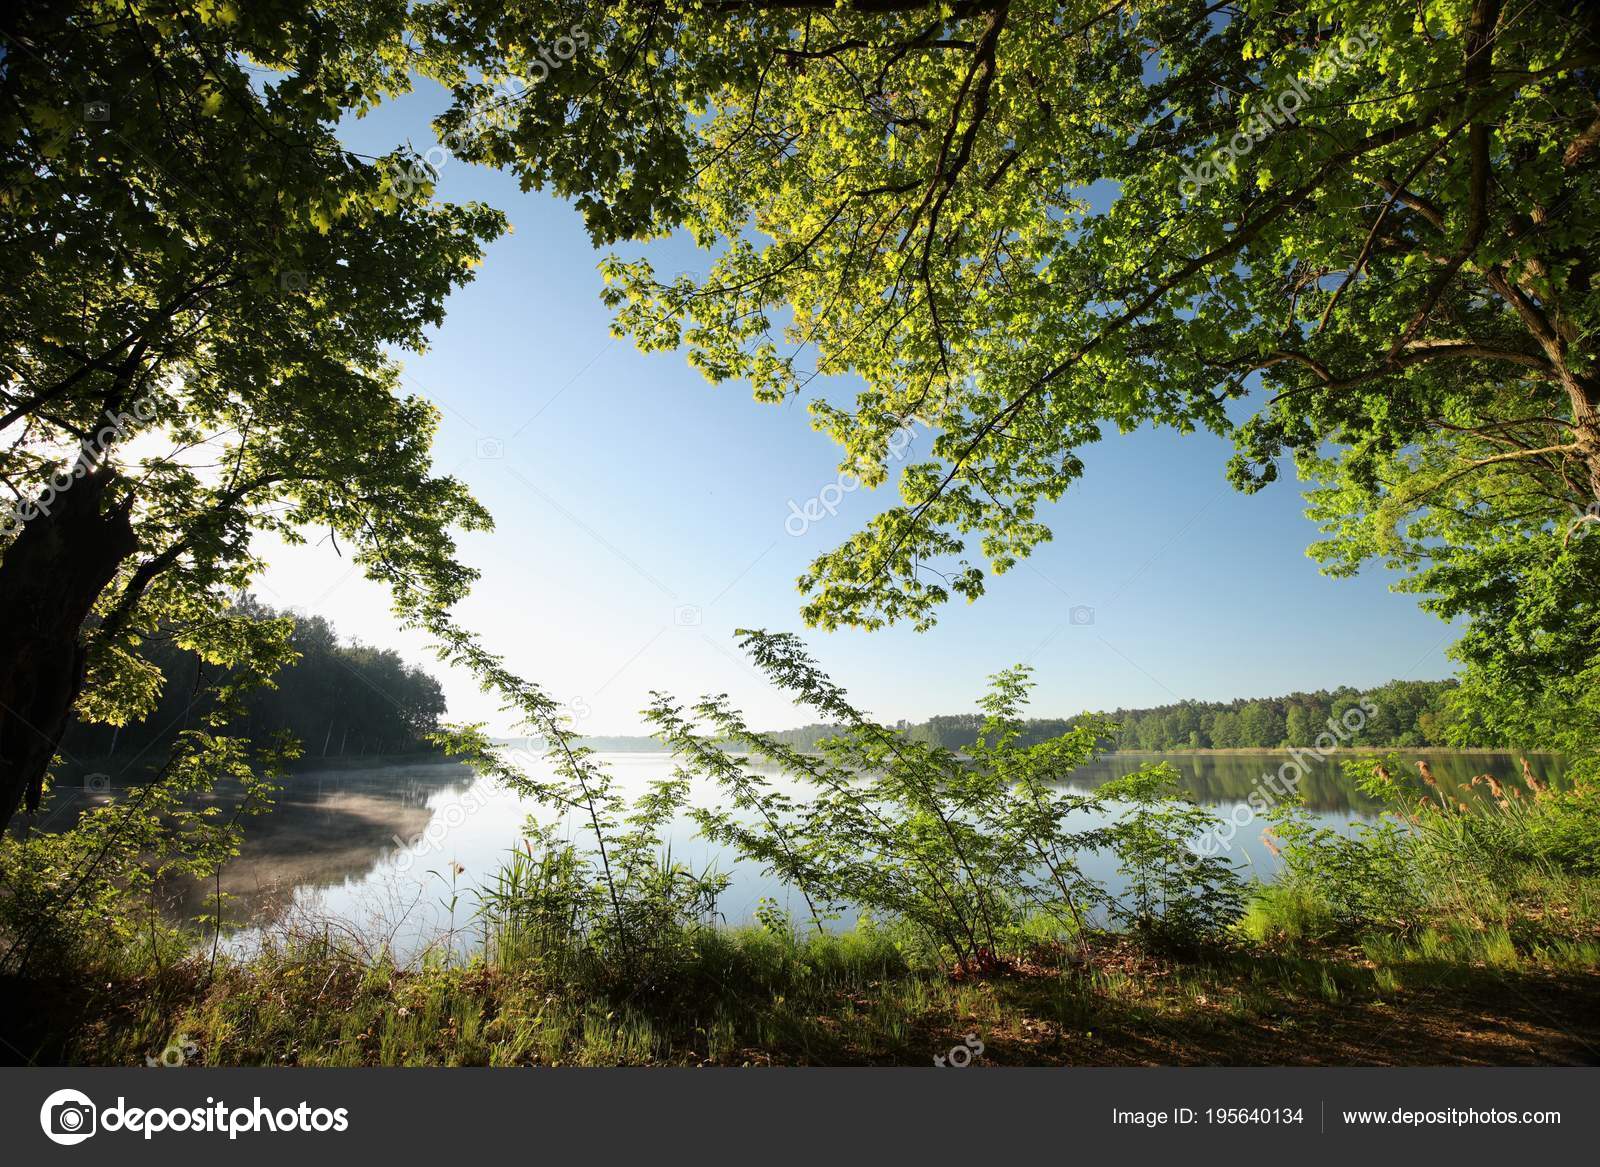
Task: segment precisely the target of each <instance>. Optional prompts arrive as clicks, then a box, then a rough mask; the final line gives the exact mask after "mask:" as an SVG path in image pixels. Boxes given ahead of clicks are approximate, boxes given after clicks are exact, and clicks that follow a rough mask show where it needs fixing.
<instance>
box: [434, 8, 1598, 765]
mask: <svg viewBox="0 0 1600 1167" xmlns="http://www.w3.org/2000/svg"><path fill="white" fill-rule="evenodd" d="M423 7H424V9H425V10H426V11H425V14H424V15H423V16H422V17H421V18H420V20H421V23H422V24H424V25H425V26H426V27H428V28H429V29H430V30H431V36H430V38H429V42H428V43H429V45H430V49H429V51H430V52H431V53H433V54H434V55H436V56H438V57H439V58H440V59H444V60H448V59H450V58H452V57H459V56H461V55H462V54H463V53H466V52H468V51H469V50H470V51H472V52H475V53H476V56H474V57H473V58H472V59H473V61H474V63H475V64H477V65H479V66H480V67H481V70H482V71H481V74H480V73H478V72H474V73H472V74H471V75H470V76H469V75H466V74H462V73H455V74H452V73H450V72H449V71H448V70H444V69H441V70H440V71H439V75H440V76H441V77H442V78H443V79H445V80H446V81H447V82H449V83H450V84H452V86H453V88H454V91H455V103H454V105H453V107H452V109H451V110H450V111H449V112H448V113H447V114H446V115H445V116H444V117H443V118H442V119H441V121H440V123H439V128H440V129H441V131H442V132H445V133H459V132H460V131H461V130H462V129H463V127H465V126H467V125H468V124H469V123H470V122H471V120H472V118H473V116H474V114H475V113H476V112H478V111H479V110H480V108H481V106H482V104H483V102H484V101H485V99H486V97H488V96H489V95H490V94H492V93H493V92H494V90H495V87H496V86H503V85H505V84H507V83H508V82H509V81H510V80H511V79H514V78H517V77H519V76H521V75H523V74H525V73H528V72H529V71H532V72H533V73H535V74H536V75H537V76H538V81H537V84H534V85H532V86H531V87H530V88H528V89H527V90H526V92H524V93H521V94H519V96H518V99H517V101H516V102H515V103H514V104H513V103H507V104H505V105H504V106H503V107H502V108H501V112H503V113H504V115H505V116H504V117H503V118H501V119H499V120H498V121H496V122H494V123H493V124H491V125H490V126H489V127H488V128H487V129H486V131H485V132H484V133H482V134H476V135H470V136H468V137H467V138H466V139H465V141H464V143H463V147H462V148H463V151H464V152H465V153H466V155H467V156H468V157H471V158H474V159H476V160H479V161H483V162H487V163H491V164H495V165H501V166H506V167H509V168H511V169H512V170H514V171H515V172H516V173H517V174H518V175H519V176H520V177H521V178H522V180H523V181H524V182H526V183H528V184H530V185H533V186H548V187H551V188H553V189H554V190H556V191H557V192H559V193H561V194H564V195H568V196H571V197H573V198H575V199H576V201H577V204H578V206H579V208H580V209H581V210H582V212H583V213H584V215H585V217H586V219H587V222H588V225H589V229H590V231H591V233H592V235H593V236H594V238H595V239H596V241H597V242H599V243H601V244H618V243H621V242H624V241H630V240H643V239H649V238H654V237H657V236H661V235H665V234H667V233H668V232H672V231H677V230H683V231H685V232H686V233H687V234H688V235H689V236H690V237H692V238H693V239H694V240H695V241H696V242H697V243H698V244H700V245H701V246H702V247H704V248H706V249H707V250H708V251H710V252H712V253H713V254H714V258H713V259H712V260H711V261H710V263H709V269H708V271H707V272H706V273H705V274H704V275H703V276H700V277H696V276H693V275H688V274H684V275H678V276H675V277H672V278H661V277H659V276H658V275H657V273H656V272H655V270H654V269H653V267H652V266H651V264H650V263H649V262H648V261H647V260H646V259H642V258H638V257H629V256H622V255H617V256H613V257H611V258H610V259H608V260H607V262H606V263H605V265H604V268H603V270H604V275H605V278H606V280H607V282H608V287H607V290H606V293H605V295H606V299H607V301H608V303H610V304H611V305H613V306H614V308H615V309H616V311H617V321H618V324H619V326H620V327H621V328H622V329H623V330H625V331H626V332H628V333H630V334H631V335H632V336H633V337H634V338H635V340H636V341H637V342H638V343H639V344H640V345H641V346H642V347H644V348H647V349H661V348H670V347H674V346H678V345H686V346H687V347H688V348H689V350H690V359H691V360H692V361H693V363H695V364H696V365H697V366H698V367H699V368H701V369H702V370H703V371H704V372H705V374H706V375H707V376H708V377H710V378H711V379H713V380H716V381H721V380H726V379H730V378H743V379H747V380H748V381H749V382H750V383H751V384H752V385H753V387H754V391H755V394H756V396H757V398H759V399H761V400H763V401H770V402H779V401H785V400H788V399H791V398H794V397H797V396H799V395H801V393H802V392H803V391H804V390H805V389H806V387H807V385H808V384H809V382H810V381H811V379H812V377H813V376H815V375H816V374H819V373H828V374H845V373H853V374H855V375H856V376H858V377H859V378H860V381H861V383H862V385H863V387H862V388H861V389H860V391H859V393H858V394H857V395H856V397H855V400H853V401H830V400H823V399H820V398H818V399H813V400H812V401H811V402H810V411H811V415H812V423H813V425H815V426H816V427H817V428H819V429H822V430H824V431H826V432H828V433H829V434H831V435H832V436H833V437H834V438H835V440H836V441H837V442H838V443H839V445H840V447H841V449H842V464H843V466H844V467H846V468H848V469H850V470H851V471H852V472H853V473H856V474H858V475H859V476H860V477H861V479H862V481H864V482H867V483H868V484H869V485H878V484H880V483H882V482H883V481H885V480H886V478H887V476H888V473H889V461H890V458H889V451H890V450H891V449H897V450H898V449H900V448H901V446H903V443H901V444H900V445H899V446H891V440H892V438H893V437H894V435H896V434H898V433H901V432H903V431H904V427H906V426H908V425H910V426H911V427H912V428H913V430H915V431H917V432H918V434H919V437H918V439H917V440H916V442H915V443H914V446H913V448H914V449H915V450H916V456H915V458H914V459H913V461H912V462H911V463H910V464H909V465H907V466H905V468H904V469H903V470H902V472H901V474H900V479H899V496H900V497H899V501H898V502H897V503H895V504H894V505H891V506H890V507H888V508H887V509H886V510H884V511H883V512H882V513H881V514H879V515H878V516H877V517H875V518H874V519H873V520H871V521H870V522H869V523H868V524H867V526H866V527H865V528H864V529H863V530H861V531H859V532H857V533H856V534H854V535H852V536H851V537H850V538H849V539H847V540H846V541H845V543H844V544H842V545H841V546H839V547H837V548H835V549H833V550H831V551H829V552H827V553H825V554H823V555H821V556H820V557H819V558H818V559H817V560H816V561H815V562H814V563H813V564H812V566H811V568H810V570H808V571H807V572H806V574H805V575H804V576H803V577H802V579H801V583H802V586H803V588H804V589H805V591H806V592H807V593H808V596H809V599H808V602H807V604H806V606H805V609H804V614H805V616H806V618H807V619H808V620H809V621H811V622H813V623H815V624H818V625H821V626H823V627H834V626H838V625H845V624H849V625H858V626H862V627H869V628H870V627H877V626H879V625H881V624H884V623H887V622H891V621H896V620H909V621H912V622H913V623H914V624H916V625H917V626H918V627H926V626H927V625H929V624H930V623H932V622H933V620H934V619H935V617H936V613H937V609H938V607H939V605H940V604H941V603H942V602H944V601H945V600H947V599H948V598H950V597H951V596H952V595H960V596H964V597H966V598H968V599H972V598H975V597H977V596H978V595H980V594H981V593H982V592H983V590H984V587H985V582H984V581H985V577H984V572H983V570H982V569H981V568H980V567H979V566H978V565H976V564H975V563H974V562H973V560H974V559H975V558H976V557H975V556H974V555H973V551H974V550H976V551H978V552H981V554H982V555H983V556H984V557H985V558H986V559H987V560H988V564H989V567H990V569H991V570H993V571H995V572H1003V571H1005V570H1007V569H1008V568H1010V567H1012V566H1013V565H1014V564H1015V562H1016V561H1017V559H1018V558H1020V557H1021V556H1023V555H1026V554H1027V553H1028V552H1029V551H1030V550H1031V549H1032V548H1033V547H1035V546H1036V545H1037V544H1038V543H1039V542H1041V541H1042V540H1045V539H1047V538H1049V536H1050V532H1049V530H1048V529H1047V527H1046V526H1045V525H1044V524H1043V523H1041V522H1040V521H1039V518H1038V514H1037V510H1038V506H1039V504H1040V503H1041V502H1045V501H1048V500H1053V499H1056V498H1058V497H1059V496H1060V495H1061V493H1062V492H1063V491H1064V490H1066V489H1067V487H1068V485H1069V484H1070V483H1071V482H1072V481H1073V480H1074V479H1075V478H1076V477H1077V476H1078V474H1079V473H1080V471H1081V469H1082V463H1081V462H1080V460H1079V456H1078V452H1077V451H1078V449H1079V447H1081V446H1082V445H1083V444H1084V443H1087V442H1091V441H1094V440H1097V439H1098V438H1099V437H1100V436H1101V434H1102V432H1103V430H1104V429H1105V428H1106V427H1108V426H1116V427H1118V428H1120V429H1124V430H1126V429H1130V428H1132V427H1134V426H1137V425H1140V424H1144V423H1155V424H1160V425H1167V426H1172V427H1175V428H1177V429H1178V430H1180V431H1189V430H1191V429H1194V428H1197V427H1201V426H1204V427H1206V428H1208V429H1211V430H1214V431H1216V432H1218V433H1231V434H1232V435H1233V436H1234V437H1235V439H1236V442H1237V449H1238V454H1237V456H1236V458H1235V459H1234V461H1233V463H1232V465H1231V468H1230V473H1231V475H1232V477H1233V479H1234V481H1235V482H1236V483H1237V484H1238V485H1239V486H1241V487H1242V488H1244V489H1256V488H1259V487H1261V486H1263V485H1265V484H1266V483H1269V482H1271V481H1273V480H1274V479H1275V478H1277V477H1278V475H1279V473H1280V462H1281V461H1282V459H1283V458H1284V456H1286V455H1289V454H1293V455H1294V456H1295V457H1296V458H1297V459H1298V462H1299V467H1300V469H1301V471H1302V472H1303V473H1305V474H1308V475H1310V476H1311V477H1313V478H1314V479H1316V480H1317V481H1318V482H1319V483H1320V490H1319V493H1317V494H1315V495H1314V496H1313V499H1314V509H1315V510H1316V511H1317V513H1318V517H1319V518H1320V519H1321V520H1322V521H1323V522H1324V524H1325V525H1327V526H1328V527H1329V528H1330V531H1331V533H1332V535H1333V539H1332V542H1331V545H1330V548H1329V549H1328V550H1327V551H1326V552H1325V554H1326V557H1327V562H1328V564H1329V566H1330V568H1331V569H1333V570H1343V569H1346V568H1351V569H1353V565H1354V564H1356V563H1358V562H1360V561H1362V560H1365V559H1370V558H1372V557H1374V556H1377V557H1388V558H1389V559H1390V560H1391V561H1392V562H1395V563H1396V565H1397V566H1399V567H1401V568H1402V569H1404V570H1408V571H1409V572H1410V573H1411V575H1410V576H1409V578H1410V580H1411V584H1410V585H1409V586H1414V587H1416V589H1417V590H1419V591H1424V592H1427V593H1428V594H1430V595H1434V596H1436V597H1437V598H1436V599H1435V600H1433V601H1431V606H1432V607H1434V608H1435V610H1437V611H1439V612H1441V614H1443V615H1446V616H1451V615H1464V616H1466V617H1468V619H1469V620H1471V621H1475V622H1479V623H1474V624H1472V625H1471V627H1470V630H1469V632H1468V635H1467V637H1466V639H1465V640H1464V641H1463V644H1462V646H1461V648H1460V650H1459V651H1460V654H1461V655H1462V657H1463V659H1465V660H1467V661H1468V662H1469V663H1474V662H1475V663H1476V667H1479V668H1481V669H1482V670H1484V672H1485V676H1486V678H1488V679H1487V680H1486V683H1485V688H1487V687H1490V686H1491V685H1492V683H1493V682H1494V681H1501V680H1504V681H1507V682H1509V688H1508V690H1507V691H1508V692H1509V693H1511V694H1513V695H1514V696H1513V697H1512V698H1511V700H1513V702H1514V704H1515V705H1516V707H1517V708H1520V709H1523V710H1526V709H1527V708H1529V707H1530V703H1533V704H1541V705H1542V706H1544V707H1547V708H1558V707H1561V706H1562V705H1563V704H1564V705H1566V706H1568V707H1571V706H1572V705H1573V702H1574V701H1578V702H1579V704H1583V702H1584V701H1585V700H1587V702H1588V703H1587V704H1586V705H1584V706H1583V707H1584V708H1586V709H1588V710H1589V713H1588V714H1586V716H1588V717H1589V719H1590V720H1589V721H1588V722H1587V723H1585V724H1587V725H1589V726H1590V727H1591V728H1592V727H1593V726H1594V725H1596V724H1600V712H1597V711H1595V710H1594V708H1593V706H1594V702H1593V700H1588V699H1586V698H1584V696H1583V695H1584V694H1585V693H1588V694H1592V693H1594V692H1596V691H1600V686H1597V685H1595V684H1593V683H1592V682H1593V680H1594V679H1595V674H1594V672H1593V667H1594V666H1593V662H1594V661H1595V659H1596V657H1597V655H1600V632H1597V628H1600V620H1597V619H1596V616H1595V611H1596V606H1595V602H1594V601H1595V594H1596V590H1597V589H1596V582H1595V581H1596V579H1597V578H1600V576H1597V572H1600V565H1597V562H1596V559H1595V555H1596V552H1595V550H1594V546H1593V545H1592V544H1594V542H1595V541H1593V540H1591V541H1590V544H1591V545H1586V546H1584V547H1582V548H1579V549H1578V550H1573V548H1574V547H1577V545H1578V544H1577V541H1576V540H1575V539H1572V538H1570V537H1571V536H1572V535H1573V533H1574V531H1575V530H1576V529H1577V528H1580V527H1583V528H1587V527H1592V525H1593V524H1594V522H1596V521H1600V508H1597V509H1590V508H1596V504H1597V500H1600V372H1597V369H1596V365H1595V359H1596V349H1595V344H1596V342H1595V337H1596V336H1597V335H1600V330H1597V327H1596V325H1597V314H1600V296H1597V294H1596V287H1595V282H1594V269H1595V256H1596V255H1597V254H1600V247H1597V244H1600V238H1597V234H1600V186H1597V183H1596V179H1595V176H1596V172H1597V171H1596V164H1597V162H1600V117H1597V116H1596V104H1597V93H1600V89H1597V74H1596V66H1597V65H1600V9H1597V8H1596V7H1595V6H1594V5H1592V4H1581V3H1575V2H1571V3H1559V2H1556V0H1546V2H1542V3H1533V4H1524V5H1504V4H1502V3H1501V2H1500V0H1434V2H1430V3H1427V4H1422V5H1396V4H1393V3H1389V2H1387V0H1328V2H1325V3H1319V4H1316V5H1266V4H1254V3H1250V4H1235V5H1229V4H1212V3H1209V2H1206V0H1167V2H1160V0H1149V2H1137V0H1136V2H1132V3H1125V4H1109V5H1108V4H1104V3H1102V2H1100V0H1081V2H1077V3H1060V4H1056V3H1051V4H1046V3H1042V2H1020V0H1014V2H1009V3H1008V2H1001V0H996V2H992V3H981V2H964V3H946V4H922V3H909V2H908V3H895V2H892V0H889V2H878V0H874V2H872V3H866V2H860V3H838V4H836V3H833V2H832V0H818V2H816V3H805V2H803V0H797V2H791V3H784V4H781V5H766V4H748V5H746V4H737V3H695V4H691V3H661V4H651V5H609V6H604V7H603V8H597V7H594V6H578V5H574V4H569V3H562V2H559V0H523V2H521V3H512V4H507V5H496V6H484V5H478V4H473V3H467V2H465V0H460V2H452V0H439V2H437V3H434V4H431V5H424V6H423ZM574 20H576V21H578V22H579V25H581V28H582V30H583V34H584V41H585V48H584V50H583V51H582V52H580V53H578V54H576V55H575V56H574V57H573V59H572V60H570V61H568V62H566V63H564V64H563V65H562V66H561V67H560V68H556V69H549V68H545V67H544V66H542V65H540V63H539V52H540V49H541V43H540V38H541V37H542V36H547V35H549V34H548V32H547V31H546V30H550V29H558V28H565V27H567V25H568V24H569V23H571V22H572V21H574ZM622 109H625V110H627V111H628V116H627V117H626V118H620V119H619V118H617V117H615V116H614V114H615V111H617V110H622ZM919 427H925V432H924V431H923V430H922V429H920V428H919ZM1463 508H1464V509H1465V511H1466V513H1465V514H1458V513H1457V511H1458V510H1461V509H1463ZM1408 516H1409V517H1411V519H1413V520H1414V522H1413V527H1412V530H1411V532H1410V535H1411V538H1409V539H1407V538H1406V537H1405V535H1404V534H1403V533H1402V534H1399V535H1397V534H1396V533H1395V527H1396V524H1397V523H1399V522H1401V521H1402V520H1404V519H1406V518H1407V517H1408ZM973 539H976V542H977V547H976V548H975V549H973V548H969V546H968V543H969V541H971V540H973ZM1441 539H1442V540H1443V550H1442V552H1441V550H1440V547H1441V543H1440V540H1441ZM1458 548H1460V550H1458ZM1430 557H1433V558H1430ZM1435 561H1437V562H1438V563H1439V570H1437V571H1434V570H1430V567H1429V565H1430V563H1433V562H1435ZM1529 582H1536V586H1535V588H1534V593H1535V598H1534V599H1533V600H1532V601H1531V603H1532V605H1533V606H1532V607H1531V608H1529V607H1527V606H1526V605H1525V604H1524V598H1523V596H1522V593H1521V592H1519V588H1520V587H1521V585H1523V584H1524V583H1529ZM1546 593H1548V595H1549V596H1550V597H1551V598H1552V599H1555V600H1557V601H1558V602H1556V603H1548V602H1546V601H1545V599H1544V598H1543V597H1544V595H1545V594H1546ZM1574 601H1575V602H1574ZM1502 634H1505V635H1502ZM1551 669H1554V670H1557V672H1556V674H1554V675H1555V676H1556V677H1557V678H1558V680H1557V681H1556V682H1549V681H1545V682H1541V680H1540V678H1541V677H1549V676H1550V675H1551V674H1550V673H1549V671H1548V670H1551ZM1585 670H1589V671H1588V672H1586V671H1585ZM1585 676H1586V677H1588V678H1589V683H1587V685H1585V684H1584V682H1582V681H1580V680H1579V679H1578V678H1580V677H1585ZM1541 683H1558V684H1560V685H1565V686H1567V688H1566V689H1565V690H1564V691H1563V693H1562V694H1561V695H1559V696H1560V699H1558V698H1557V697H1552V696H1550V695H1548V694H1544V690H1543V689H1542V688H1541V687H1540V686H1541ZM1513 716H1514V715H1513V713H1512V712H1506V713H1505V714H1504V715H1503V717H1502V720H1505V719H1506V718H1511V717H1513ZM1507 724H1509V722H1507ZM1569 724H1570V721H1569ZM1580 729H1581V727H1580ZM1574 732H1579V731H1578V730H1575V731H1574ZM1592 736H1595V737H1600V733H1596V734H1594V735H1592Z"/></svg>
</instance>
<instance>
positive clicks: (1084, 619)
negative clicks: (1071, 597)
mask: <svg viewBox="0 0 1600 1167" xmlns="http://www.w3.org/2000/svg"><path fill="white" fill-rule="evenodd" d="M1067 622H1068V623H1071V624H1093V623H1094V609H1093V608H1091V607H1089V605H1088V604H1074V605H1073V606H1072V607H1070V608H1068V609H1067Z"/></svg>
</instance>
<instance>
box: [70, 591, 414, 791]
mask: <svg viewBox="0 0 1600 1167" xmlns="http://www.w3.org/2000/svg"><path fill="white" fill-rule="evenodd" d="M238 610H242V611H246V612H248V613H249V614H250V615H252V616H255V617H257V618H259V619H263V620H265V619H274V618H283V619H290V620H293V621H294V631H293V633H292V635H291V638H290V639H291V643H292V644H293V646H294V649H295V651H296V652H297V653H298V654H299V659H298V660H296V661H295V662H294V663H293V664H290V665H288V666H286V667H285V668H283V669H281V670H280V671H279V672H278V673H277V674H276V675H275V676H274V677H273V684H272V685H270V686H268V687H264V688H259V689H256V690H254V691H253V692H251V693H250V694H248V695H247V696H246V698H245V710H244V713H243V715H242V716H241V717H239V718H238V719H236V721H235V722H233V723H231V724H230V726H229V729H230V731H231V732H233V733H238V734H241V735H243V736H245V737H247V738H249V739H250V740H251V741H253V742H256V743H258V744H265V743H266V742H269V741H271V740H272V739H273V738H274V737H275V736H276V735H277V734H279V733H280V732H283V731H287V732H288V733H290V734H292V735H293V736H294V737H295V738H297V739H299V741H300V742H301V744H302V746H303V747H304V750H305V757H306V758H307V759H308V760H310V759H316V758H323V757H327V758H334V757H350V756H360V755H367V754H406V753H417V752H423V751H429V750H432V749H433V747H432V746H431V745H430V744H429V743H428V742H427V741H426V740H425V735H426V734H428V733H429V732H431V731H433V730H435V729H437V728H438V726H439V719H440V717H441V716H443V714H444V711H445V701H444V691H443V690H442V689H441V688H440V687H439V682H438V681H436V680H434V678H433V677H431V676H429V675H428V674H427V673H425V672H423V671H422V670H421V669H416V668H412V667H411V666H409V665H407V664H406V663H405V661H403V660H401V659H400V656H399V655H398V654H397V653H395V652H393V651H391V650H389V649H379V648H371V647H369V646H367V645H364V644H359V643H349V644H345V643H341V642H340V640H339V635H338V633H337V632H336V631H335V629H334V627H333V625H332V624H330V623H329V622H328V621H327V620H324V619H323V618H322V617H320V616H301V615H297V614H294V613H290V612H278V611H275V610H273V609H272V608H269V607H267V606H265V605H262V604H260V603H258V602H256V601H254V600H250V599H247V600H246V601H245V602H244V603H242V604H241V605H240V606H239V609H238ZM140 656H141V657H143V658H144V659H145V660H146V661H148V662H149V663H150V664H152V665H154V666H155V667H156V668H158V669H160V670H161V674H162V676H163V678H164V684H163V685H162V689H161V700H160V704H159V705H157V707H156V709H155V711H154V712H153V713H152V714H151V715H150V716H148V717H146V718H144V719H143V720H140V721H135V722H131V723H129V724H128V725H125V726H122V727H120V728H117V727H114V726H106V725H84V724H82V723H81V722H74V723H73V724H72V725H71V726H70V727H69V728H68V730H67V732H66V735H65V737H64V739H63V741H62V746H61V749H62V753H63V755H64V756H66V757H68V758H71V757H74V756H77V757H101V756H105V755H108V754H116V755H119V756H128V755H131V754H142V753H148V754H152V755H158V756H159V750H160V749H161V748H162V747H165V746H166V745H169V744H170V743H171V742H172V740H173V739H175V738H176V737H177V736H178V734H180V733H181V732H183V730H185V729H189V728H198V727H199V726H200V725H201V724H202V723H203V716H204V713H205V711H206V709H207V703H208V702H209V700H210V699H211V698H210V696H209V695H208V690H210V689H211V688H212V687H213V685H214V683H215V682H216V681H218V680H219V679H220V678H219V677H217V676H216V675H215V674H216V673H218V672H219V670H217V669H216V668H214V667H213V666H209V665H207V664H205V663H204V662H203V661H202V660H201V659H200V658H199V657H198V656H197V655H196V654H195V653H193V652H189V651H187V650H185V649H182V648H179V647H178V646H177V645H176V644H174V643H173V641H172V639H171V638H151V639H149V640H146V641H145V642H144V644H142V645H141V646H140Z"/></svg>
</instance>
